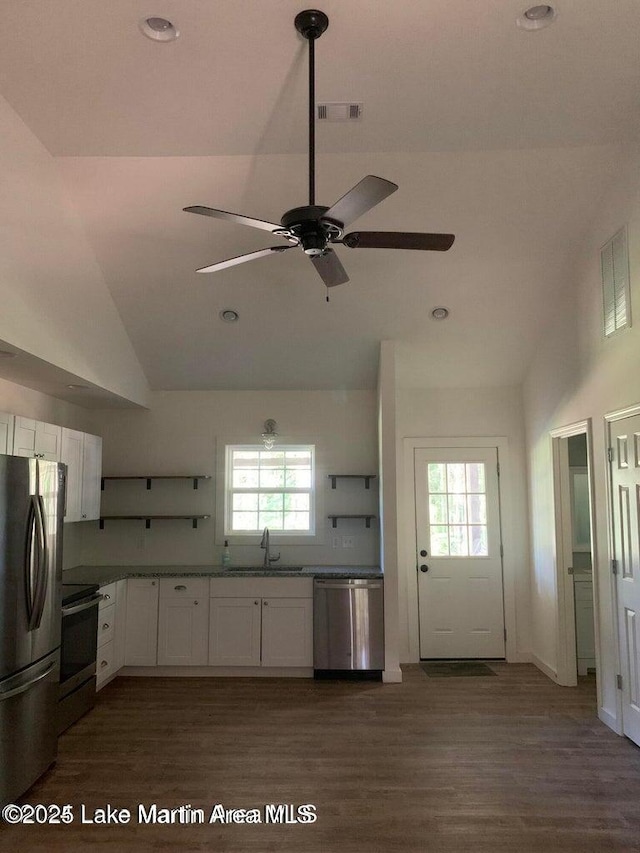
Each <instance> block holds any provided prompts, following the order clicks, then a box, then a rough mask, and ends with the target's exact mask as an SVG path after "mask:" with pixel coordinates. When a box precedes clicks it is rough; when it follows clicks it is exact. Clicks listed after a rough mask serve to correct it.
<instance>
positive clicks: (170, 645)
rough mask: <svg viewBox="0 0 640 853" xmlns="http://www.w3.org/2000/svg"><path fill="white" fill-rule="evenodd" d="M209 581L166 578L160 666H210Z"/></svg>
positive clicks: (161, 610) (160, 624)
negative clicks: (208, 664)
mask: <svg viewBox="0 0 640 853" xmlns="http://www.w3.org/2000/svg"><path fill="white" fill-rule="evenodd" d="M208 636H209V581H208V580H205V579H201V578H184V579H182V578H163V579H162V580H161V581H160V608H159V612H158V666H206V664H207V660H208V657H209V649H208Z"/></svg>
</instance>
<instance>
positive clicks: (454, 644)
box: [414, 447, 505, 659]
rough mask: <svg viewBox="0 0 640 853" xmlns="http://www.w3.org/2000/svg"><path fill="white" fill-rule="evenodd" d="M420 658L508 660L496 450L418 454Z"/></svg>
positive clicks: (421, 451) (419, 451) (443, 450)
mask: <svg viewBox="0 0 640 853" xmlns="http://www.w3.org/2000/svg"><path fill="white" fill-rule="evenodd" d="M414 464H415V490H416V544H417V567H418V611H419V622H420V657H421V658H426V659H430V658H431V659H432V658H443V659H444V658H504V656H505V637H504V604H503V584H502V555H501V535H500V501H499V489H498V484H499V475H498V451H497V448H495V447H493V448H484V447H480V448H429V449H427V448H421V449H416V451H415V458H414Z"/></svg>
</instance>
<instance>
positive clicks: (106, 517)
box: [100, 514, 211, 530]
mask: <svg viewBox="0 0 640 853" xmlns="http://www.w3.org/2000/svg"><path fill="white" fill-rule="evenodd" d="M178 518H182V519H188V520H189V521H191V523H192V526H193V528H194V530H195V528H197V526H198V521H199V520H201V519H203V518H211V516H210V515H191V514H186V515H101V516H100V530H104V523H105V521H144V523H145V525H144V526H145V527H146V528H147V530H149V528H150V527H151V522H152V521H170V520H175V519H178Z"/></svg>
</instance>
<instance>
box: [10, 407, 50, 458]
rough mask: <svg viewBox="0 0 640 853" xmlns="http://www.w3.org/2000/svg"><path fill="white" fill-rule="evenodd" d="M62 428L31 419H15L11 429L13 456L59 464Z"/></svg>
mask: <svg viewBox="0 0 640 853" xmlns="http://www.w3.org/2000/svg"><path fill="white" fill-rule="evenodd" d="M61 440H62V427H59V426H55V425H54V424H45V423H43V422H42V421H35V420H33V419H32V418H22V417H16V419H15V425H14V429H13V451H12V452H13V454H14V456H39V457H40V458H41V459H49V460H51V461H52V462H60V443H61Z"/></svg>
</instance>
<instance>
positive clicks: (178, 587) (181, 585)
mask: <svg viewBox="0 0 640 853" xmlns="http://www.w3.org/2000/svg"><path fill="white" fill-rule="evenodd" d="M174 589H179V590H180V592H182V591H183V590H185V589H186V586H185V585H184V584H183V583H181V584H178V586H174Z"/></svg>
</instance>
